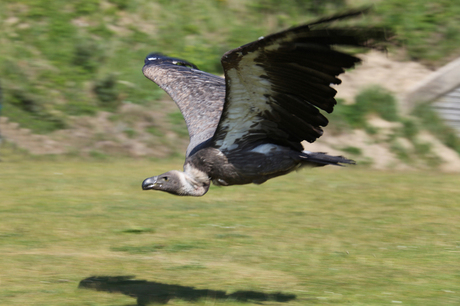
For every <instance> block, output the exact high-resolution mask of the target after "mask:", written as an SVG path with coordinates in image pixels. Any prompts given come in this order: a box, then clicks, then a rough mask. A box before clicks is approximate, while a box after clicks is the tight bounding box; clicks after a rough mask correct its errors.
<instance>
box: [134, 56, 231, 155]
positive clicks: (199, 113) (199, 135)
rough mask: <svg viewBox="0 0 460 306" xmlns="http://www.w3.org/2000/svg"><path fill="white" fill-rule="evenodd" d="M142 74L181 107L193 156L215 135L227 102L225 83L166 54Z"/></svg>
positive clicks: (152, 58) (151, 61) (149, 61)
mask: <svg viewBox="0 0 460 306" xmlns="http://www.w3.org/2000/svg"><path fill="white" fill-rule="evenodd" d="M142 72H143V73H144V75H145V76H146V77H147V78H148V79H150V80H152V81H153V82H155V83H156V84H158V85H159V86H160V87H161V88H162V89H163V90H164V91H166V92H167V93H168V94H169V95H170V96H171V98H172V99H173V100H174V102H176V104H177V106H178V107H179V109H180V111H181V113H182V115H183V116H184V119H185V123H186V124H187V129H188V133H189V135H190V144H189V146H188V148H187V156H189V155H190V153H191V152H192V151H193V149H195V148H196V147H197V146H199V145H200V144H202V143H203V142H205V141H207V140H209V139H210V138H211V137H212V136H213V135H214V132H215V130H216V127H217V124H218V122H219V119H220V115H221V113H222V108H223V104H224V99H225V81H224V79H223V78H221V77H218V76H215V75H213V74H209V73H206V72H203V71H201V70H198V68H197V67H196V66H195V65H193V64H191V63H189V62H186V61H184V60H181V59H177V58H172V57H167V56H164V55H162V54H150V55H148V56H147V57H146V59H145V65H144V67H143V69H142Z"/></svg>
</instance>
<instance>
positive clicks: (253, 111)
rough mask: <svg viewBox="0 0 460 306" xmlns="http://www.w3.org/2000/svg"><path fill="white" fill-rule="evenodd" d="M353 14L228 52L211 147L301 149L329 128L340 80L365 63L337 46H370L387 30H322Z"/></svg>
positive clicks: (277, 34)
mask: <svg viewBox="0 0 460 306" xmlns="http://www.w3.org/2000/svg"><path fill="white" fill-rule="evenodd" d="M359 13H360V12H353V13H349V14H346V15H342V16H335V17H332V18H329V19H323V20H320V21H317V22H315V23H312V24H309V25H303V26H299V27H295V28H292V29H289V30H286V31H283V32H279V33H276V34H273V35H270V36H266V37H261V38H260V39H259V40H257V41H255V42H252V43H249V44H247V45H244V46H241V47H239V48H237V49H234V50H231V51H229V52H227V53H226V54H225V55H224V56H223V57H222V65H223V67H224V71H225V82H226V96H225V105H224V109H223V112H222V116H221V118H220V122H219V125H218V127H217V130H216V133H215V135H214V136H213V140H212V142H213V143H212V145H213V146H215V147H217V148H219V149H221V150H223V151H226V150H227V151H228V150H233V149H237V148H238V149H241V148H244V147H247V146H251V145H255V144H257V143H258V141H260V140H265V141H266V140H267V139H269V141H271V142H274V143H277V144H281V145H287V146H290V147H293V148H297V149H301V148H302V146H301V141H303V140H306V141H309V142H313V141H315V140H316V139H317V138H318V137H320V136H321V134H322V132H323V131H322V129H321V127H323V126H326V125H327V124H328V120H327V119H326V117H324V116H323V114H321V112H320V110H319V109H321V110H324V111H326V112H328V113H331V112H332V110H333V107H334V105H335V104H336V101H335V99H334V96H335V94H336V91H335V90H334V89H333V88H331V87H330V85H331V84H340V82H341V81H340V80H339V79H338V78H337V76H338V75H339V74H341V73H343V72H344V69H346V68H351V67H353V66H354V65H355V64H356V63H358V62H359V61H360V60H359V59H358V58H357V57H355V56H353V55H350V54H346V53H343V52H340V51H337V50H334V49H333V48H332V46H333V45H347V46H359V47H366V46H369V43H370V42H371V41H372V40H374V41H381V40H384V38H385V32H384V31H383V30H382V29H375V28H370V29H364V28H325V27H324V26H323V27H322V28H321V25H324V24H325V23H328V22H329V21H332V20H336V19H341V18H345V17H350V16H354V15H358V14H359Z"/></svg>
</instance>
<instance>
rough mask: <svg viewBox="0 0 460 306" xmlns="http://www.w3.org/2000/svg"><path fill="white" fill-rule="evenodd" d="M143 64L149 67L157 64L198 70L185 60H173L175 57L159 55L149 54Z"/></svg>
mask: <svg viewBox="0 0 460 306" xmlns="http://www.w3.org/2000/svg"><path fill="white" fill-rule="evenodd" d="M144 64H145V65H146V66H147V65H150V64H154V65H159V64H170V65H177V66H184V67H189V68H193V69H198V67H197V66H195V65H194V64H192V63H190V62H187V61H186V60H183V59H180V58H175V57H169V56H166V55H163V54H161V53H150V54H149V55H147V56H146V57H145V60H144Z"/></svg>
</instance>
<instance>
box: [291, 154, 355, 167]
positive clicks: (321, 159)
mask: <svg viewBox="0 0 460 306" xmlns="http://www.w3.org/2000/svg"><path fill="white" fill-rule="evenodd" d="M300 157H301V158H302V159H303V161H302V166H310V167H321V166H326V165H335V166H343V165H346V164H348V165H355V164H356V162H355V161H354V160H352V159H348V158H345V157H343V156H331V155H327V154H326V153H322V152H309V151H303V152H302V154H301V155H300Z"/></svg>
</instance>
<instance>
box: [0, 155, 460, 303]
mask: <svg viewBox="0 0 460 306" xmlns="http://www.w3.org/2000/svg"><path fill="white" fill-rule="evenodd" d="M173 168H176V169H180V168H181V161H180V160H172V161H166V162H163V161H162V162H154V161H148V160H127V159H126V160H121V159H117V160H111V159H107V160H102V161H96V160H88V161H82V160H74V161H62V160H60V159H56V160H51V159H50V160H43V159H42V160H34V159H32V160H24V159H23V158H22V159H15V158H5V159H4V160H3V162H1V163H0V258H1V259H0V305H47V306H48V305H120V306H121V305H124V306H126V305H137V302H136V299H135V298H136V297H138V298H139V299H138V301H139V304H138V305H148V304H153V303H156V302H158V303H161V302H163V303H165V302H166V301H167V300H168V299H170V300H169V303H168V305H191V304H192V305H251V304H256V303H259V304H260V303H262V304H263V305H327V304H339V305H341V304H346V305H389V304H403V305H459V304H460V235H459V233H460V187H459V186H460V176H459V175H452V174H441V173H436V172H410V173H407V172H405V173H404V172H378V171H371V170H368V169H361V168H358V167H356V168H350V167H348V168H333V167H329V168H323V169H312V170H304V171H301V172H299V173H294V174H291V175H289V176H285V177H282V178H278V179H274V180H271V181H269V182H267V183H265V184H263V185H261V186H255V185H251V186H238V187H226V188H217V187H212V188H211V190H210V191H209V193H208V194H207V195H206V196H205V197H202V198H185V197H176V196H172V195H168V194H166V193H159V192H152V191H142V190H141V188H140V185H141V182H142V180H143V179H144V178H146V177H148V176H151V175H154V174H158V173H161V172H163V171H166V170H169V169H173ZM127 275H131V276H135V279H137V280H145V281H146V282H135V281H131V282H130V281H121V280H120V278H119V279H118V281H117V279H116V278H115V277H119V276H127ZM91 276H111V277H113V278H110V279H108V280H107V279H105V280H106V282H105V283H104V279H102V280H101V281H100V283H93V285H92V286H93V287H97V288H98V289H99V290H100V291H96V290H89V289H82V288H78V286H79V283H80V281H82V280H84V279H87V278H88V277H91ZM171 285H178V286H176V287H174V286H171ZM189 286H193V287H195V289H192V288H187V287H189ZM204 289H208V290H209V291H204ZM211 290H212V291H211ZM109 291H111V292H109ZM216 291H217V292H216ZM238 291H240V293H239V294H232V293H235V292H238ZM241 291H245V292H241Z"/></svg>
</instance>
